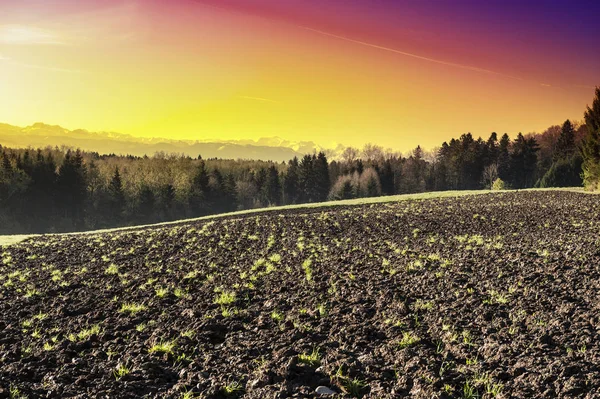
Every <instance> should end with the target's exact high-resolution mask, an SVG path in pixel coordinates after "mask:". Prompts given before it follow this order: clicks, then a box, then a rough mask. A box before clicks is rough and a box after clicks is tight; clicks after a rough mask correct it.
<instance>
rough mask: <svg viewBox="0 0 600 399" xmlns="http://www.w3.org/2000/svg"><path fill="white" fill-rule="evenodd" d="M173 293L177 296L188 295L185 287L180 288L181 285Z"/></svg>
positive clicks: (184, 296)
mask: <svg viewBox="0 0 600 399" xmlns="http://www.w3.org/2000/svg"><path fill="white" fill-rule="evenodd" d="M173 295H175V297H176V298H187V297H188V293H187V291H185V290H184V289H182V288H179V287H177V288H175V289H174V290H173Z"/></svg>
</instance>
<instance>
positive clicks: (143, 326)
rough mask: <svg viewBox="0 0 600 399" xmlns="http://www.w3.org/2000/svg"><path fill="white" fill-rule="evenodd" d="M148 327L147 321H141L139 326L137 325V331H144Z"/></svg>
mask: <svg viewBox="0 0 600 399" xmlns="http://www.w3.org/2000/svg"><path fill="white" fill-rule="evenodd" d="M145 329H146V323H140V324H138V325H137V326H135V331H137V332H142V331H144V330H145Z"/></svg>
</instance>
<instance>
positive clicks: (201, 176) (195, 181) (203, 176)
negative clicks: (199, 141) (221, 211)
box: [189, 157, 212, 216]
mask: <svg viewBox="0 0 600 399" xmlns="http://www.w3.org/2000/svg"><path fill="white" fill-rule="evenodd" d="M198 158H199V159H200V161H199V162H198V166H197V167H196V171H195V172H194V175H193V177H192V184H191V192H190V196H189V203H190V208H191V210H192V214H193V215H194V216H201V215H206V214H208V213H209V212H210V208H211V205H212V204H211V203H210V200H211V193H210V185H209V182H210V178H209V176H208V171H207V170H206V163H205V162H204V160H202V158H201V157H198Z"/></svg>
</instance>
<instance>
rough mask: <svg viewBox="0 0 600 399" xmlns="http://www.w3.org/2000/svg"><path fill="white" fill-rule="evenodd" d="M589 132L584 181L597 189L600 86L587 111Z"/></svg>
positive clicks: (584, 151)
mask: <svg viewBox="0 0 600 399" xmlns="http://www.w3.org/2000/svg"><path fill="white" fill-rule="evenodd" d="M585 123H586V125H587V134H586V135H585V137H584V139H583V145H582V149H581V151H582V154H583V182H584V184H585V186H586V187H587V188H589V189H594V190H595V189H597V188H598V182H599V181H600V87H596V97H595V98H594V101H593V102H592V106H591V107H589V106H588V107H587V110H586V112H585Z"/></svg>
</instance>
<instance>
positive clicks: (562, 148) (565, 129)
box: [554, 119, 576, 161]
mask: <svg viewBox="0 0 600 399" xmlns="http://www.w3.org/2000/svg"><path fill="white" fill-rule="evenodd" d="M575 150H576V147H575V128H574V127H573V124H572V123H571V121H570V120H568V119H567V120H566V121H565V123H563V125H562V128H561V131H560V136H558V141H557V143H556V149H555V152H554V160H555V161H557V160H560V159H565V158H569V157H571V156H572V155H573V154H574V153H575Z"/></svg>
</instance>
